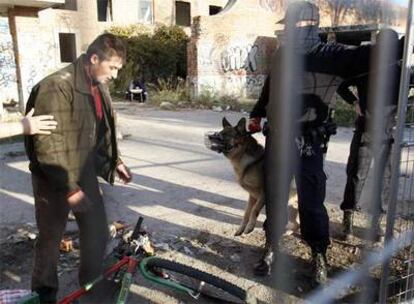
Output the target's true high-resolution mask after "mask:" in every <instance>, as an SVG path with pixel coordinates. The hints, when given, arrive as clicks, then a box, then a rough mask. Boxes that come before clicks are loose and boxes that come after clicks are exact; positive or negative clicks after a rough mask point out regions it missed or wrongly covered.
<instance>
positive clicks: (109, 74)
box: [90, 54, 122, 84]
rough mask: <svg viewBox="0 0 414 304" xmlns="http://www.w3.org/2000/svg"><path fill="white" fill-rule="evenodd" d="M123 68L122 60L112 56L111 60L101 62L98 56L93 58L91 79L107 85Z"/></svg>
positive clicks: (94, 55)
mask: <svg viewBox="0 0 414 304" xmlns="http://www.w3.org/2000/svg"><path fill="white" fill-rule="evenodd" d="M121 68H122V58H121V57H118V56H112V57H110V58H109V59H104V60H100V59H99V57H98V55H96V54H93V55H92V56H91V70H90V71H91V77H92V78H93V80H95V81H96V82H98V83H102V84H106V83H108V82H109V81H110V80H111V79H115V78H116V77H117V76H118V71H119V70H120V69H121Z"/></svg>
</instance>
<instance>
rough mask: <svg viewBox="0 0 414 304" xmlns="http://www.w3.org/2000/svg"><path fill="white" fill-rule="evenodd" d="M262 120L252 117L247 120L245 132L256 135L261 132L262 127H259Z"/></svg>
mask: <svg viewBox="0 0 414 304" xmlns="http://www.w3.org/2000/svg"><path fill="white" fill-rule="evenodd" d="M261 120H262V118H261V117H252V118H250V119H249V124H248V125H247V130H249V132H251V133H257V132H260V131H261V130H262V127H261V126H260V122H261Z"/></svg>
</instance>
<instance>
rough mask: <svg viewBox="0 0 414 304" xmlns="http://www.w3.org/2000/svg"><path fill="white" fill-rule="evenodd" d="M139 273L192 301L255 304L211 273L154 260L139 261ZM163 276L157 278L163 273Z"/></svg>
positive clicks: (248, 297)
mask: <svg viewBox="0 0 414 304" xmlns="http://www.w3.org/2000/svg"><path fill="white" fill-rule="evenodd" d="M140 271H141V273H142V274H143V275H144V277H145V278H147V279H149V280H151V281H153V282H156V283H158V284H161V285H164V286H167V287H169V288H172V289H175V290H178V291H181V292H185V293H187V294H189V295H190V296H192V297H193V298H195V299H198V298H199V297H200V296H202V297H204V298H208V300H209V303H214V302H215V303H248V304H255V303H256V302H257V301H256V298H255V297H253V296H252V295H250V294H249V293H247V292H246V291H245V290H243V289H242V288H240V287H238V286H236V285H234V284H232V283H230V282H227V281H225V280H223V279H221V278H218V277H216V276H214V275H212V274H209V273H206V272H204V271H201V270H198V269H195V268H193V267H190V266H186V265H183V264H180V263H177V262H173V261H169V260H164V259H161V258H156V257H148V258H145V259H143V260H142V261H141V263H140ZM164 271H166V273H167V274H168V275H167V277H166V278H165V277H160V276H159V273H160V272H164Z"/></svg>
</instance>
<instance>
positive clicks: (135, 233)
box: [131, 216, 144, 240]
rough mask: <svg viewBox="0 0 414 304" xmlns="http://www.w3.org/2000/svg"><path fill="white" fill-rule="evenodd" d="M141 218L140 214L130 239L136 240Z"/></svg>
mask: <svg viewBox="0 0 414 304" xmlns="http://www.w3.org/2000/svg"><path fill="white" fill-rule="evenodd" d="M143 220H144V218H143V217H142V216H140V217H139V218H138V221H137V224H136V225H135V228H134V231H133V232H132V235H131V239H132V240H136V239H137V238H138V236H139V231H140V230H141V225H142V222H143Z"/></svg>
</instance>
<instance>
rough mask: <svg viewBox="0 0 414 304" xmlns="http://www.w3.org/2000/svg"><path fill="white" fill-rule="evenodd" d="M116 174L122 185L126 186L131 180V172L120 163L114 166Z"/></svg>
mask: <svg viewBox="0 0 414 304" xmlns="http://www.w3.org/2000/svg"><path fill="white" fill-rule="evenodd" d="M116 173H117V174H118V177H119V178H120V179H121V181H122V182H123V183H124V184H128V183H129V182H130V181H131V180H132V174H131V171H130V170H129V169H128V167H127V166H125V165H124V163H120V164H118V166H116Z"/></svg>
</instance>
